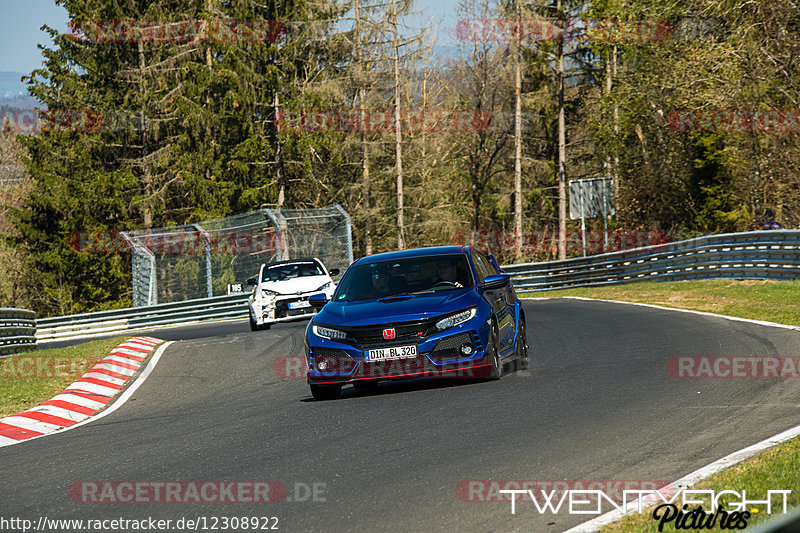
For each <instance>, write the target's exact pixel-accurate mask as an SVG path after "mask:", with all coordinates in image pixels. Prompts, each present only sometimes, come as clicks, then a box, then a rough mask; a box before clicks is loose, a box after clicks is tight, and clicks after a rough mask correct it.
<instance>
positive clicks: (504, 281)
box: [481, 274, 511, 290]
mask: <svg viewBox="0 0 800 533" xmlns="http://www.w3.org/2000/svg"><path fill="white" fill-rule="evenodd" d="M510 282H511V276H509V275H508V274H492V275H491V276H486V277H485V278H483V283H481V288H482V289H485V290H492V289H502V288H503V287H505V286H507V285H508V284H509V283H510Z"/></svg>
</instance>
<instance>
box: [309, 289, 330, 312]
mask: <svg viewBox="0 0 800 533" xmlns="http://www.w3.org/2000/svg"><path fill="white" fill-rule="evenodd" d="M308 303H310V304H311V307H313V308H314V309H322V308H323V307H324V306H325V304H326V303H328V297H327V296H325V293H322V292H320V293H318V294H312V295H311V296H309V297H308Z"/></svg>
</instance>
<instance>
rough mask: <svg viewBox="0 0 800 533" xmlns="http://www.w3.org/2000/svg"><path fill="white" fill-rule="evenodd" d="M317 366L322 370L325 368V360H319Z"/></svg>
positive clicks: (326, 365)
mask: <svg viewBox="0 0 800 533" xmlns="http://www.w3.org/2000/svg"><path fill="white" fill-rule="evenodd" d="M317 368H318V369H320V370H321V371H323V372H324V371H325V369H326V368H328V362H327V361H325V360H322V361H320V362H319V363H317Z"/></svg>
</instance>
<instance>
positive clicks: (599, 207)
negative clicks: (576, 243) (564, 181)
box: [569, 178, 614, 257]
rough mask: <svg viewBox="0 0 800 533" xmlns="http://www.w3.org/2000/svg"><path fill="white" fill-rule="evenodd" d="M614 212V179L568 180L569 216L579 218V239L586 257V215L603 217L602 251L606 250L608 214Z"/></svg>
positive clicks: (572, 218)
mask: <svg viewBox="0 0 800 533" xmlns="http://www.w3.org/2000/svg"><path fill="white" fill-rule="evenodd" d="M613 214H614V180H613V179H612V178H590V179H585V180H572V181H570V182H569V218H570V219H571V220H575V219H578V218H580V219H581V241H582V243H583V256H584V257H586V217H603V227H604V228H605V231H604V232H603V251H608V215H613Z"/></svg>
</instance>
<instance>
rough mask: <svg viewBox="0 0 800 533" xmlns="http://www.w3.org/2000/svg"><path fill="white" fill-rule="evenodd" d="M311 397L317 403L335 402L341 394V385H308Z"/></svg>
mask: <svg viewBox="0 0 800 533" xmlns="http://www.w3.org/2000/svg"><path fill="white" fill-rule="evenodd" d="M309 387H310V388H311V396H313V397H314V399H315V400H317V401H318V402H324V401H328V400H335V399H336V398H338V397H339V394H340V393H341V392H342V386H341V385H309Z"/></svg>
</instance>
